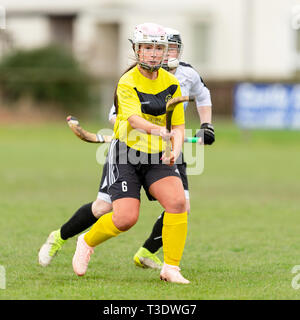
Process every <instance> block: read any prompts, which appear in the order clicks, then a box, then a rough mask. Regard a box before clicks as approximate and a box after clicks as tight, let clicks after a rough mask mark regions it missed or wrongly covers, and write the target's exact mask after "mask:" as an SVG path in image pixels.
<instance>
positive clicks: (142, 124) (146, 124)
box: [128, 115, 162, 136]
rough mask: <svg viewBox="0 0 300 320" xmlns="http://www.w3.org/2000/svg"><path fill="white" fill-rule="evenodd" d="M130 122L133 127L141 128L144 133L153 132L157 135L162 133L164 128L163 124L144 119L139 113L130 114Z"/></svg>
mask: <svg viewBox="0 0 300 320" xmlns="http://www.w3.org/2000/svg"><path fill="white" fill-rule="evenodd" d="M128 122H129V124H130V125H131V127H132V128H133V129H136V130H139V131H141V132H143V133H148V134H153V135H156V136H159V135H160V131H161V129H162V127H161V126H158V125H156V124H154V123H151V122H150V121H147V120H146V119H143V118H142V117H140V116H138V115H132V116H130V117H129V118H128Z"/></svg>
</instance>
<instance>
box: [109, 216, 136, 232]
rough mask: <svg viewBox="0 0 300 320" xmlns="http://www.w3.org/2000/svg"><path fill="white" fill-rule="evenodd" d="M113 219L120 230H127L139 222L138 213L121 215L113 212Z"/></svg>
mask: <svg viewBox="0 0 300 320" xmlns="http://www.w3.org/2000/svg"><path fill="white" fill-rule="evenodd" d="M112 220H113V223H114V225H115V226H116V227H117V228H118V229H119V230H120V231H127V230H129V229H130V228H131V227H133V226H134V225H135V224H136V223H137V221H138V215H128V216H120V215H114V214H113V216H112Z"/></svg>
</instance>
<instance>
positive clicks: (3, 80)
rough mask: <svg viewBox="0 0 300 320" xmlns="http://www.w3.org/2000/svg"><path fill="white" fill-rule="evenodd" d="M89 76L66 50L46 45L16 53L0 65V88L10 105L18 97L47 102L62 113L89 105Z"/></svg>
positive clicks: (7, 57) (7, 56)
mask: <svg viewBox="0 0 300 320" xmlns="http://www.w3.org/2000/svg"><path fill="white" fill-rule="evenodd" d="M90 85H91V77H90V76H89V75H88V74H87V72H85V71H83V70H82V68H81V67H80V65H79V63H78V62H77V61H76V59H75V58H74V57H73V56H72V54H71V53H70V52H68V51H67V50H65V49H63V48H60V47H57V46H49V47H44V48H38V49H33V50H18V51H14V52H13V53H10V54H8V55H6V56H4V57H3V58H2V60H1V62H0V87H1V90H2V94H3V97H4V98H5V99H7V100H8V101H10V102H14V101H17V100H19V99H20V98H22V97H28V96H29V97H31V98H32V99H33V101H35V102H37V103H41V106H43V102H44V103H51V104H54V105H57V106H58V107H59V108H62V109H64V110H66V111H72V110H78V108H79V107H84V109H86V108H87V107H88V106H89V105H90V103H91V97H90Z"/></svg>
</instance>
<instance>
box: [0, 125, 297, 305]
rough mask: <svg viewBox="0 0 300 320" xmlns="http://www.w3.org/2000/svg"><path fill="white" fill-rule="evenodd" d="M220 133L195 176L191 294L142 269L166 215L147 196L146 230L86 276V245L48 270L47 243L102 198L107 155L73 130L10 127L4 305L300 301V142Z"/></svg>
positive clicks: (275, 134) (2, 142)
mask: <svg viewBox="0 0 300 320" xmlns="http://www.w3.org/2000/svg"><path fill="white" fill-rule="evenodd" d="M83 126H84V127H86V128H87V129H89V130H90V131H93V130H96V129H97V128H98V127H97V125H95V123H85V124H83ZM215 128H216V143H215V144H214V145H213V146H211V147H206V148H205V169H204V172H203V174H202V175H200V176H191V177H190V178H189V184H190V195H191V214H190V216H189V226H188V237H187V242H186V247H185V251H184V255H183V259H182V263H181V268H182V273H183V275H184V276H185V277H186V278H187V279H189V280H190V281H191V284H190V285H188V286H183V285H176V284H170V283H164V282H162V281H159V271H155V270H150V269H147V270H146V269H140V268H137V267H136V266H135V265H134V264H133V262H132V257H133V255H134V253H135V252H136V250H137V249H138V248H139V247H140V246H141V245H142V243H143V241H144V240H145V238H146V237H147V236H148V234H149V233H150V231H151V228H152V225H153V223H154V221H155V220H156V217H157V216H158V215H159V214H160V212H161V208H160V206H159V205H158V204H157V203H156V202H149V201H148V200H147V199H146V198H145V196H144V193H143V192H142V193H143V196H142V205H141V214H140V219H139V221H138V223H137V224H136V225H135V226H134V227H133V228H132V229H131V230H129V231H128V232H127V233H125V234H122V235H121V236H120V237H118V238H116V239H112V240H110V241H108V242H106V243H104V244H102V245H101V246H99V247H98V248H97V249H96V250H95V254H94V255H93V256H92V259H91V262H90V265H89V269H88V272H87V274H86V275H85V276H84V277H82V278H78V277H77V276H76V275H75V274H74V273H73V270H72V256H73V253H74V250H75V246H76V237H75V238H73V239H70V240H68V241H67V243H66V244H65V245H64V247H63V249H62V251H61V252H60V253H59V254H58V255H57V257H56V258H55V259H54V260H53V263H52V264H51V265H50V266H49V267H47V268H42V267H41V266H39V265H38V263H37V254H38V250H39V248H40V246H41V245H42V243H43V242H44V241H45V240H46V238H47V236H48V234H49V233H50V232H51V231H52V230H55V229H58V228H59V227H60V226H61V225H62V224H63V223H64V222H65V221H66V220H67V219H68V218H69V217H70V216H71V215H72V214H73V213H74V212H75V210H76V209H77V208H78V207H79V206H81V205H82V204H84V203H87V202H90V201H92V200H93V199H95V197H96V195H97V191H98V184H99V181H100V176H101V166H99V164H97V163H96V150H97V147H98V146H97V145H91V144H87V143H83V142H81V141H80V140H78V139H77V138H76V137H75V136H73V134H72V132H71V131H70V130H69V129H68V127H67V126H66V124H65V123H64V122H62V123H60V124H59V123H58V124H49V125H34V126H31V127H29V126H26V125H14V126H11V125H10V126H8V125H6V126H2V127H1V128H0V150H1V167H0V181H1V183H0V208H1V209H0V210H1V213H0V215H1V228H0V231H1V232H0V243H1V249H0V265H3V266H4V267H5V269H6V281H7V282H6V289H5V290H2V289H0V299H109V300H110V299H115V300H119V299H129V300H136V299H149V300H151V299H162V300H165V299H166V300H167V299H168V300H170V299H180V300H185V299H197V300H202V299H203V300H206V299H299V297H300V291H299V290H295V289H293V288H292V286H291V281H292V279H293V277H294V276H295V274H292V273H291V270H292V268H293V266H295V265H300V254H299V252H300V241H299V238H300V232H299V230H300V228H299V225H300V215H299V204H300V202H299V191H300V186H299V176H300V166H299V160H300V148H299V139H300V132H297V131H284V132H283V131H261V130H260V131H253V132H243V131H241V130H239V129H238V128H237V127H236V126H235V125H233V124H232V123H231V122H228V121H227V122H226V121H225V122H224V121H221V120H216V121H215ZM160 257H161V258H162V254H161V253H160Z"/></svg>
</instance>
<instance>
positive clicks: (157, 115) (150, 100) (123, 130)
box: [114, 66, 184, 153]
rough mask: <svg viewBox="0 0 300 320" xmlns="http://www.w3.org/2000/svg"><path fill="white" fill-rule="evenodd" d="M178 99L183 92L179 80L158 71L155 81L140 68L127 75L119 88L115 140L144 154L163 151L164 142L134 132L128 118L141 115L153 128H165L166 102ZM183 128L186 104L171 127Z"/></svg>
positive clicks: (175, 111) (121, 80)
mask: <svg viewBox="0 0 300 320" xmlns="http://www.w3.org/2000/svg"><path fill="white" fill-rule="evenodd" d="M178 96H181V90H180V85H179V82H178V80H177V78H176V77H175V76H174V75H173V74H171V73H169V72H168V71H166V70H164V69H162V68H160V69H159V70H158V76H157V78H156V79H155V80H150V79H148V78H146V77H145V76H144V75H142V74H141V72H140V71H139V69H138V67H137V66H135V67H134V68H132V69H131V70H129V71H128V72H126V73H125V74H124V75H123V76H122V77H121V79H120V80H119V83H118V86H117V99H118V110H117V118H116V123H115V126H114V136H115V139H119V140H120V141H122V142H124V143H126V145H127V146H128V147H130V148H133V149H136V150H139V151H141V152H145V153H158V152H161V151H163V150H164V148H165V141H163V139H162V138H161V137H160V136H156V135H151V134H147V133H142V132H140V131H138V130H136V129H133V128H132V127H131V125H130V124H129V122H128V118H129V117H130V116H132V115H138V116H140V117H142V118H143V119H145V120H147V121H149V122H151V123H153V124H156V125H159V126H164V127H165V126H166V104H167V101H168V100H169V99H170V98H172V97H178ZM182 124H184V107H183V103H179V104H178V105H177V106H176V108H175V110H174V112H173V116H172V125H182Z"/></svg>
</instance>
